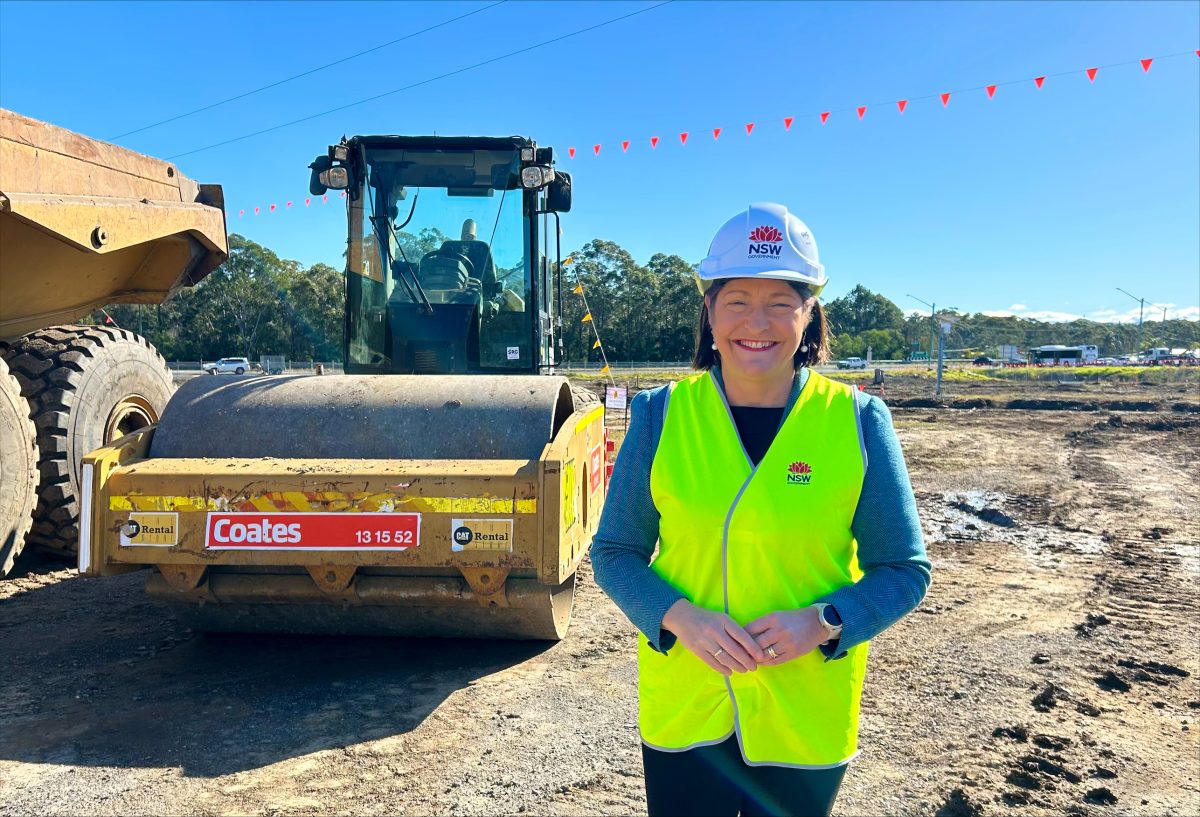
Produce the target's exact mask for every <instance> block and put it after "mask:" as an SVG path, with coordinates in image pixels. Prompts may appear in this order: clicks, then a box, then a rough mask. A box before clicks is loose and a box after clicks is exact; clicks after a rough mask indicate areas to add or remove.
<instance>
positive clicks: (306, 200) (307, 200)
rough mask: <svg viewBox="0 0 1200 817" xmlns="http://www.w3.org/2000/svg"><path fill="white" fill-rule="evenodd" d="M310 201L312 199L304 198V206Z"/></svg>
mask: <svg viewBox="0 0 1200 817" xmlns="http://www.w3.org/2000/svg"><path fill="white" fill-rule="evenodd" d="M310 201H312V199H305V200H304V206H305V207H307V206H308V203H309V202H310Z"/></svg>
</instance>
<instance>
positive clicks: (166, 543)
mask: <svg viewBox="0 0 1200 817" xmlns="http://www.w3.org/2000/svg"><path fill="white" fill-rule="evenodd" d="M177 544H179V514H177V513H131V514H129V521H127V522H126V523H125V524H124V525H122V526H121V547H123V548H131V547H173V546H175V545H177Z"/></svg>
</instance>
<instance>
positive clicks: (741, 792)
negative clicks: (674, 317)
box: [592, 204, 930, 817]
mask: <svg viewBox="0 0 1200 817" xmlns="http://www.w3.org/2000/svg"><path fill="white" fill-rule="evenodd" d="M826 280H827V279H826V277H825V271H824V267H822V266H821V264H820V263H819V262H818V256H817V247H816V243H815V241H814V240H813V237H812V234H811V233H810V232H809V230H808V228H807V227H806V226H805V224H804V222H802V221H800V219H798V218H796V217H795V216H793V215H791V214H790V213H788V211H787V209H786V208H785V207H783V206H781V205H778V204H758V205H753V206H751V207H750V208H749V210H747V211H745V212H743V213H740V214H738V215H737V216H736V217H734V218H732V219H731V220H729V221H728V222H727V223H726V224H725V225H724V226H723V227H722V228H721V229H720V231H719V232H718V233H717V235H716V238H714V240H713V242H712V246H711V247H710V248H709V253H708V257H707V258H705V259H704V261H703V262H701V264H700V269H699V281H700V288H701V291H702V292H703V294H704V303H703V307H702V308H701V312H700V331H699V335H698V342H697V347H696V354H695V359H694V361H693V365H694V367H695V368H696V369H699V370H701V373H700V374H697V375H694V376H692V377H689V378H686V379H684V380H681V381H679V382H677V383H673V384H670V385H669V386H664V387H662V388H659V389H654V390H652V391H648V392H642V393H640V394H638V395H637V396H636V397H635V398H634V400H633V404H632V420H631V423H630V427H629V433H628V435H627V437H626V439H625V441H624V443H623V444H622V447H621V452H620V455H619V456H618V457H617V462H616V466H615V468H614V470H613V474H612V481H611V484H610V488H609V493H608V499H607V502H606V504H605V509H604V515H603V516H602V518H601V520H600V526H599V530H598V532H597V534H596V537H595V539H594V540H593V544H592V562H593V566H594V570H595V576H596V581H597V582H598V583H599V584H600V586H601V587H602V588H603V589H604V590H605V592H606V593H608V594H609V596H611V597H612V598H613V600H614V601H616V603H617V604H618V606H620V607H621V609H622V610H623V611H624V612H625V614H626V615H627V616H629V618H630V620H631V621H632V622H633V623H634V624H635V625H636V626H637V627H638V629H639V630H640V631H641V635H640V636H639V639H638V642H639V643H638V673H639V681H638V693H639V694H638V697H639V705H640V706H639V709H640V714H639V721H640V727H641V735H642V744H643V745H642V759H643V766H644V769H645V779H646V800H647V805H648V808H649V813H650V814H651V815H655V816H656V817H657V816H659V815H673V814H680V815H683V814H711V815H736V814H739V813H740V814H743V815H757V814H828V813H829V812H830V810H831V809H832V807H833V802H834V799H835V797H836V796H837V790H838V787H839V786H840V785H841V781H842V776H843V775H844V774H845V771H846V764H848V763H849V762H850V760H851V759H853V757H854V756H855V754H856V753H857V734H858V704H859V695H860V693H861V690H862V683H863V676H864V673H865V670H866V662H867V642H868V641H869V640H870V639H871V638H872V637H874V636H875V635H877V634H878V633H880V632H881V631H883V630H884V629H886V628H887V627H889V626H891V625H892V624H894V623H895V622H896V621H898V620H899V619H900V618H901V617H902V616H904V615H905V614H906V613H908V612H910V611H911V610H913V609H914V608H915V607H916V606H917V604H919V603H920V601H921V598H922V597H923V596H924V594H925V591H926V589H927V588H928V586H929V568H930V565H929V560H928V558H927V557H926V555H925V548H924V545H923V542H922V538H921V526H920V523H919V521H918V519H917V512H916V503H915V501H914V499H913V494H912V488H911V486H910V484H909V481H908V473H907V470H906V469H905V466H904V458H903V455H902V454H901V452H900V447H899V443H898V441H897V439H896V435H895V432H894V431H893V429H892V425H891V418H890V415H889V414H888V411H887V408H886V407H885V406H884V405H883V403H882V402H881V401H880V400H878V399H877V398H874V397H871V396H869V395H866V394H864V393H863V392H860V391H858V390H856V389H853V388H851V387H849V386H847V385H844V384H841V383H835V382H833V381H831V380H828V379H827V378H825V377H823V376H821V375H819V374H817V373H816V372H814V371H812V370H811V369H810V368H809V367H810V366H812V365H814V364H817V363H822V362H825V361H826V360H827V359H828V356H829V333H828V329H827V327H826V322H825V317H824V314H823V312H822V311H821V306H820V304H818V303H817V296H818V295H819V294H820V291H821V288H822V287H824V286H825V282H826ZM656 544H657V546H658V555H657V557H655V558H653V560H652V555H653V553H654V550H655V546H656Z"/></svg>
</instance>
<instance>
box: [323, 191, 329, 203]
mask: <svg viewBox="0 0 1200 817" xmlns="http://www.w3.org/2000/svg"><path fill="white" fill-rule="evenodd" d="M321 201H324V202H328V201H329V194H328V193H326V194H325V195H324V196H321Z"/></svg>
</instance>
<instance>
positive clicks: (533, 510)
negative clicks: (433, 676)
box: [80, 376, 604, 639]
mask: <svg viewBox="0 0 1200 817" xmlns="http://www.w3.org/2000/svg"><path fill="white" fill-rule="evenodd" d="M380 381H382V382H380ZM189 387H190V388H189ZM481 390H482V392H483V393H482V394H480V391H481ZM317 391H321V392H322V393H324V394H325V396H326V398H327V399H325V400H324V402H323V403H316V404H314V403H313V402H311V401H313V400H314V399H315V394H316V392H317ZM414 392H419V394H414ZM337 395H341V397H340V398H339V397H337ZM368 395H370V397H369V398H368ZM472 395H475V396H472ZM177 402H179V403H180V404H186V405H188V406H189V409H190V410H188V411H178V409H179V408H180V406H178V405H176V403H177ZM289 410H293V411H296V412H301V413H310V414H311V413H315V414H318V415H323V416H317V417H315V418H314V417H309V418H308V424H307V425H303V427H299V428H298V427H297V426H296V425H295V424H292V423H290V422H289V421H288V420H287V416H288V413H289ZM355 412H357V414H356V413H355ZM476 415H477V416H476ZM602 415H603V409H602V408H601V407H600V406H598V405H585V406H583V407H582V408H580V409H579V410H576V408H575V405H574V403H573V401H572V397H571V391H570V388H569V386H568V385H567V383H566V381H565V380H563V379H562V378H557V377H533V376H530V377H499V378H497V377H471V376H462V377H441V378H430V377H420V376H419V377H395V378H386V379H381V378H373V377H363V376H345V377H336V376H334V377H298V378H279V379H268V378H245V379H239V380H238V382H235V383H232V384H218V385H216V386H210V385H209V379H205V378H197V379H195V380H193V381H190V382H189V383H188V384H185V386H184V387H183V388H181V389H180V391H179V392H177V394H176V396H175V398H174V399H173V401H172V403H171V404H170V405H169V406H168V410H167V412H166V414H165V416H164V422H163V423H162V424H161V425H160V426H159V427H156V428H148V429H143V430H141V431H139V432H137V433H135V434H132V435H129V436H127V437H124V438H122V439H120V440H118V441H116V442H115V443H114V444H112V445H110V446H108V447H106V448H102V449H99V450H97V451H95V452H92V453H91V454H90V455H88V456H87V457H86V458H85V460H84V464H83V482H84V486H85V490H86V492H87V494H86V499H85V502H84V508H83V518H84V524H83V525H82V526H81V542H80V571H81V572H82V573H85V574H87V575H108V574H112V573H119V572H123V571H127V570H131V569H137V568H141V567H145V566H150V567H152V568H154V570H153V572H152V574H151V575H150V577H149V579H148V582H147V585H146V589H147V591H148V593H149V594H150V595H151V596H153V597H156V598H159V599H163V600H166V601H168V602H170V603H171V604H172V605H174V606H175V607H176V608H178V612H179V613H180V614H181V615H182V616H183V617H184V618H185V620H187V621H189V622H191V623H192V624H193V625H195V626H197V627H198V628H200V629H206V630H235V631H274V632H320V633H371V634H403V635H420V636H426V635H432V636H446V635H450V636H468V637H473V636H479V637H510V638H538V639H558V638H561V637H562V636H563V635H564V634H565V631H566V626H567V622H568V620H569V616H570V610H571V600H572V595H573V593H572V591H573V586H574V574H575V570H576V568H577V567H578V564H579V562H580V560H581V559H582V557H583V555H584V553H585V551H586V548H587V546H588V544H589V542H590V539H591V535H592V534H593V533H594V532H595V529H596V524H597V522H598V520H599V515H600V509H601V506H602V503H603V496H604V453H603V452H604V428H603V422H602V419H603V417H602ZM173 416H174V417H176V418H179V417H186V418H187V420H188V421H187V422H185V423H184V424H183V426H182V427H181V426H180V425H179V424H178V423H176V422H173V421H172V417H173ZM371 416H374V417H376V418H377V420H376V423H375V427H374V428H370V429H364V428H362V427H361V426H356V427H355V426H354V423H355V422H356V421H357V419H358V418H359V417H371ZM337 417H340V418H341V420H340V422H338V421H335V420H334V419H333V418H337ZM483 417H489V418H491V422H493V423H499V426H498V427H497V428H496V433H495V434H493V435H491V436H490V437H488V436H486V435H482V434H479V435H477V436H476V437H475V442H474V443H473V444H472V443H469V442H467V440H468V437H466V436H464V434H465V432H467V431H468V430H470V429H471V428H472V427H473V426H472V423H474V422H475V421H476V420H479V419H481V418H483ZM260 420H261V421H262V422H263V423H266V424H268V427H265V428H264V427H260V426H259V421H260ZM193 422H198V423H199V424H200V425H201V426H203V427H204V428H205V429H206V431H207V434H206V437H205V438H206V439H208V440H209V445H210V446H211V447H214V448H217V449H218V450H222V451H223V452H224V453H228V454H231V455H229V456H201V455H200V454H201V451H200V450H195V449H196V446H194V445H191V444H190V443H189V442H188V440H189V439H191V438H192V437H193V432H195V430H196V428H197V426H193V425H192V423H193ZM331 422H333V423H334V424H333V425H328V426H326V430H325V433H324V434H321V433H320V432H319V430H320V428H321V426H322V424H323V423H331ZM310 433H315V434H316V436H307V435H309V434H310ZM539 437H540V438H541V439H540V440H539ZM339 438H340V439H339ZM219 440H223V441H224V442H223V443H218V442H217V441H219ZM326 446H334V447H335V448H337V449H340V450H341V451H342V452H344V455H343V456H341V457H330V456H325V447H326ZM272 448H274V449H276V450H281V451H283V452H284V453H285V454H286V456H252V455H251V454H252V453H253V452H254V451H255V450H260V449H272ZM371 448H374V449H376V450H375V451H374V452H373V453H376V454H378V456H374V457H364V456H358V455H362V454H364V453H368V449H371ZM481 450H483V451H486V453H488V454H489V455H492V456H488V457H487V458H481V457H479V456H474V457H472V456H467V454H469V453H470V452H471V451H475V452H478V451H481ZM422 451H431V452H434V453H437V454H442V455H445V456H440V457H438V458H430V457H424V456H419V454H420V452H422ZM306 453H307V455H305V454H306Z"/></svg>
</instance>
